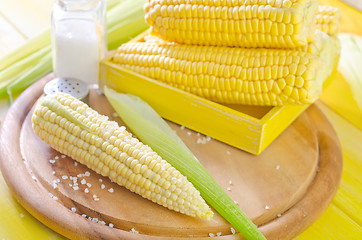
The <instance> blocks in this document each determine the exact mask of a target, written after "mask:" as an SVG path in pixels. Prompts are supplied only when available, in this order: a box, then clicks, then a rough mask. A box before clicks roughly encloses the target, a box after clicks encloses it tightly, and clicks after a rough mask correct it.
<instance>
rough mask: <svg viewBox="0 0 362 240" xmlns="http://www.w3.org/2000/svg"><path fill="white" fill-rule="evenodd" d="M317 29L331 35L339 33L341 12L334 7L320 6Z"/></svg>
mask: <svg viewBox="0 0 362 240" xmlns="http://www.w3.org/2000/svg"><path fill="white" fill-rule="evenodd" d="M316 16H317V29H318V30H320V31H323V32H325V33H327V34H329V35H336V34H338V32H339V21H340V18H341V11H340V10H339V9H338V8H335V7H332V6H319V8H318V12H317V15H316Z"/></svg>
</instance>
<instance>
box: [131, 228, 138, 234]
mask: <svg viewBox="0 0 362 240" xmlns="http://www.w3.org/2000/svg"><path fill="white" fill-rule="evenodd" d="M130 232H131V233H136V234H138V233H139V232H138V231H137V230H136V229H134V228H132V229H131V231H130Z"/></svg>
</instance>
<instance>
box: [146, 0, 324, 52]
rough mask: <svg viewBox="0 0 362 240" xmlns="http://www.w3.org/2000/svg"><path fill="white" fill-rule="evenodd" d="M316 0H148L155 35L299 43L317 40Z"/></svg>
mask: <svg viewBox="0 0 362 240" xmlns="http://www.w3.org/2000/svg"><path fill="white" fill-rule="evenodd" d="M317 9H318V3H317V1H316V0H268V1H267V0H264V1H253V0H239V1H235V0H224V1H223V0H209V1H203V0H193V1H192V0H190V1H186V0H173V1H166V0H148V2H147V3H145V12H146V15H145V19H146V22H147V23H148V24H149V25H150V26H151V34H153V35H157V36H159V37H160V38H162V39H165V40H167V41H170V42H178V43H185V44H192V45H195V44H196V45H211V46H229V47H266V48H294V47H297V46H303V45H306V44H307V43H308V42H310V41H311V40H312V39H313V34H314V31H315V29H316V28H315V24H316V16H315V13H316V12H317Z"/></svg>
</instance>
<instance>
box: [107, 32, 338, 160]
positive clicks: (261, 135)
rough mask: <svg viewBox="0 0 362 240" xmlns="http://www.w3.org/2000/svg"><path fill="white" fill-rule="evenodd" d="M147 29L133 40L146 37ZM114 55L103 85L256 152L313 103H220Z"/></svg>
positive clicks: (193, 128) (159, 111) (180, 120)
mask: <svg viewBox="0 0 362 240" xmlns="http://www.w3.org/2000/svg"><path fill="white" fill-rule="evenodd" d="M147 33H148V32H145V33H143V34H141V35H140V36H138V37H136V38H135V39H133V40H132V42H134V41H143V39H144V36H145V35H146V34H147ZM112 57H113V55H112V54H111V55H110V56H109V57H108V58H106V59H105V60H104V61H102V62H101V67H100V69H101V70H100V75H101V76H100V88H101V89H103V86H104V85H107V86H109V87H111V88H113V89H115V90H116V91H118V92H124V93H130V94H133V95H136V96H139V97H140V98H142V99H143V100H144V101H146V102H147V103H148V104H150V105H151V106H152V107H153V108H154V109H155V110H156V111H157V113H158V114H160V115H161V116H162V117H163V118H165V119H168V120H170V121H172V122H175V123H178V124H180V125H183V126H185V127H187V128H190V129H192V130H194V131H197V132H200V133H202V134H205V135H208V136H210V137H212V138H214V139H217V140H219V141H222V142H224V143H227V144H230V145H232V146H234V147H236V148H239V149H242V150H245V151H247V152H249V153H253V154H260V153H261V152H262V151H263V150H264V149H265V148H266V147H267V146H268V145H269V144H270V143H271V142H272V141H273V140H274V139H275V138H276V137H278V136H279V135H280V133H282V132H283V131H284V130H285V129H286V128H287V127H288V126H289V125H290V124H291V123H292V122H293V121H294V120H295V119H296V118H297V117H298V116H299V115H300V114H301V113H302V112H304V110H306V109H307V108H308V107H309V106H310V104H305V105H288V106H278V107H261V106H247V105H238V104H219V103H215V102H212V101H209V100H207V99H204V98H202V97H198V96H196V95H194V94H191V93H188V92H185V91H182V90H180V89H177V88H174V87H172V86H169V85H167V84H165V83H162V82H159V81H156V80H153V79H151V78H148V77H146V76H143V75H140V74H138V73H135V72H132V71H129V70H127V69H125V68H122V67H120V66H119V65H117V64H114V63H112V62H111V61H110V59H111V58H112ZM334 72H335V71H334ZM333 76H334V73H333V74H332V75H331V77H330V79H331V78H333ZM326 82H329V79H328V80H327V81H326Z"/></svg>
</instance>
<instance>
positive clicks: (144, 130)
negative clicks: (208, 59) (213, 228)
mask: <svg viewBox="0 0 362 240" xmlns="http://www.w3.org/2000/svg"><path fill="white" fill-rule="evenodd" d="M104 92H105V95H106V97H107V99H108V101H109V102H110V103H111V104H112V106H113V108H114V109H115V111H116V112H117V113H118V115H119V116H120V117H121V118H122V120H123V122H125V124H126V125H127V126H128V127H129V128H130V129H131V130H132V132H133V133H134V134H135V135H136V136H137V137H138V138H139V139H141V141H142V142H143V143H144V144H147V145H149V146H150V147H151V148H152V149H153V150H154V151H156V152H157V153H158V154H159V155H160V156H161V157H162V158H163V159H165V160H167V161H168V162H169V163H170V164H171V165H172V166H174V167H175V168H176V169H177V170H178V171H180V172H181V173H182V174H183V175H184V176H187V179H188V180H189V181H190V182H191V183H192V184H193V185H194V186H195V188H196V189H197V190H199V192H200V193H201V196H202V197H203V198H204V199H205V201H206V202H207V203H208V204H210V205H211V206H212V207H213V208H214V209H215V210H216V211H217V212H218V213H219V214H220V215H221V216H223V217H224V218H225V219H226V220H227V221H228V222H229V223H230V224H231V225H233V226H234V228H236V229H237V230H238V231H239V232H240V233H241V234H242V235H243V236H245V237H246V238H247V239H249V240H251V239H253V240H259V239H266V238H265V237H264V236H263V235H262V234H261V232H260V231H259V230H258V228H257V227H256V226H255V225H254V223H253V222H252V221H251V220H250V219H249V218H248V217H247V216H246V215H245V214H244V213H243V212H242V211H241V210H240V208H239V207H238V206H237V205H236V204H235V202H234V201H233V200H232V199H231V198H230V197H229V196H228V195H227V194H226V193H225V191H224V190H223V189H222V188H221V187H220V185H219V184H218V183H217V182H216V181H215V180H214V179H213V178H212V176H211V175H210V174H209V173H208V172H207V171H206V169H205V168H204V167H203V166H202V165H201V163H199V162H198V161H197V160H196V159H195V157H194V156H193V154H192V153H191V152H190V150H185V149H184V147H183V146H180V145H179V141H181V140H175V138H174V136H172V135H171V136H170V134H169V132H170V131H171V132H172V130H171V129H169V130H166V131H165V130H164V129H165V128H169V127H168V126H167V127H166V125H167V124H166V123H160V122H163V120H162V118H161V117H160V116H159V115H158V114H157V113H156V112H155V111H154V110H153V109H152V108H151V107H150V106H149V105H148V104H147V103H145V102H143V101H142V100H141V99H140V98H138V97H136V96H133V95H129V94H121V93H117V92H115V91H114V90H111V89H109V88H107V87H105V89H104ZM155 119H157V120H155Z"/></svg>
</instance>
